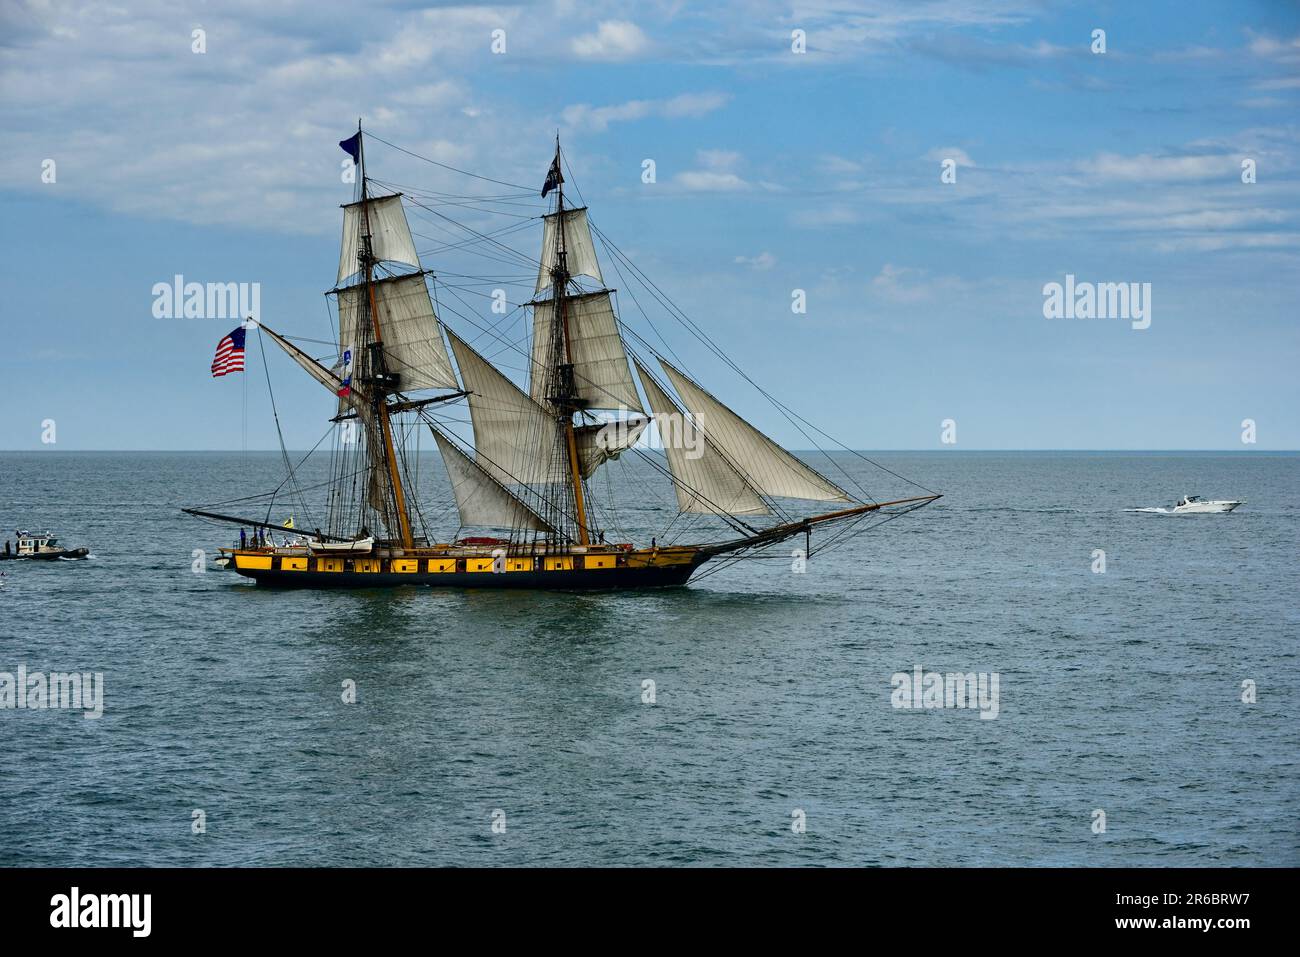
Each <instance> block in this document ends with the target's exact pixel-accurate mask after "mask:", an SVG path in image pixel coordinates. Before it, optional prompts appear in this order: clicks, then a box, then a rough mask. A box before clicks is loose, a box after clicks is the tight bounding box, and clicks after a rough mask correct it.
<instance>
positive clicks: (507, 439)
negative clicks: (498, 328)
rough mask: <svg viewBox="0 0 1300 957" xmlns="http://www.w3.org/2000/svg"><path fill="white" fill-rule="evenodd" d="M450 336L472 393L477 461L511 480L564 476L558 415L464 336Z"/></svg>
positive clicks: (548, 479)
mask: <svg viewBox="0 0 1300 957" xmlns="http://www.w3.org/2000/svg"><path fill="white" fill-rule="evenodd" d="M447 335H448V336H450V337H451V348H452V351H453V352H455V353H456V364H457V365H458V366H460V375H461V379H462V380H463V381H464V383H465V388H466V389H467V390H469V393H470V395H469V415H470V421H471V423H472V424H473V426H474V457H475V461H477V462H478V464H479V465H481V466H482V467H483V469H484V470H485V471H487V473H488V474H489V475H491V476H492V477H493V478H494V479H496V480H497V481H498V482H501V483H503V484H506V485H537V484H542V483H546V482H551V481H556V480H558V479H557V477H555V476H552V475H551V471H552V466H551V453H552V450H553V449H554V448H555V441H556V423H555V419H554V418H553V417H552V416H551V414H550V413H549V412H547V411H546V409H544V408H542V407H541V406H540V405H538V404H537V403H536V402H534V401H533V400H532V399H530V398H529V397H528V393H526V392H524V391H523V390H522V389H520V388H519V387H518V386H517V385H515V384H514V383H513V382H511V381H510V380H509V379H507V378H506V377H505V376H504V375H502V374H501V373H500V372H498V371H497V369H496V368H495V367H494V366H493V365H492V364H491V363H490V362H488V361H487V360H486V359H484V358H483V357H482V356H481V355H479V354H478V353H477V352H475V351H474V349H473V347H472V346H470V345H469V343H467V342H466V341H465V340H464V339H462V338H461V337H460V336H458V335H456V334H455V333H454V332H452V331H451V330H450V329H449V330H447ZM561 478H562V477H561Z"/></svg>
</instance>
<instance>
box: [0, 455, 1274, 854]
mask: <svg viewBox="0 0 1300 957" xmlns="http://www.w3.org/2000/svg"><path fill="white" fill-rule="evenodd" d="M874 457H875V458H876V459H877V460H878V461H880V462H882V463H883V464H885V465H887V466H889V467H890V468H891V469H894V470H896V471H898V472H901V473H902V474H904V475H907V476H909V477H910V478H914V479H916V480H917V481H920V482H922V483H924V484H925V485H927V486H929V487H931V488H934V489H936V490H938V491H941V492H944V493H945V497H944V499H943V500H942V501H941V502H939V503H937V504H936V505H933V506H931V507H929V508H926V509H924V510H922V511H920V512H918V513H916V514H913V515H909V516H906V517H903V518H901V519H899V520H897V521H894V522H891V523H889V524H886V525H884V526H883V527H881V528H878V529H876V530H874V531H872V532H870V533H869V534H866V535H863V536H861V537H859V538H856V539H854V540H852V541H850V542H848V543H846V544H844V545H843V547H840V548H838V549H835V550H832V551H829V552H827V553H825V554H822V555H818V554H814V555H813V557H812V558H811V560H810V561H809V562H808V566H807V571H806V572H805V573H803V574H797V573H794V572H793V571H792V567H791V566H792V561H791V558H790V552H789V549H788V548H783V550H782V551H780V552H778V553H777V556H776V560H775V561H747V562H741V563H739V564H737V565H735V566H733V567H730V568H727V569H724V570H722V571H720V572H719V573H717V574H714V575H711V576H709V577H707V578H704V579H702V580H701V581H700V582H699V583H698V584H693V585H691V586H689V587H687V588H684V589H674V590H667V591H657V592H655V591H651V592H632V593H626V594H598V593H587V594H566V593H544V592H507V591H500V592H497V591H490V590H441V589H439V590H435V589H428V588H407V589H400V590H393V591H358V592H319V591H275V590H270V589H265V588H258V587H256V586H253V585H251V584H249V583H247V582H246V581H244V580H243V579H240V578H239V577H237V576H235V575H233V574H229V573H224V572H218V571H215V570H213V571H209V572H207V573H204V574H195V573H194V572H193V571H192V568H191V563H192V561H193V557H192V555H193V550H194V549H204V550H206V551H207V553H208V556H209V557H212V556H213V555H214V554H215V549H216V547H218V546H219V545H222V544H228V543H229V541H230V539H231V534H232V529H231V528H230V527H227V526H215V525H211V524H208V523H206V522H203V521H200V520H197V519H194V518H190V517H188V516H185V515H182V514H181V513H180V512H179V511H178V508H179V507H180V506H182V505H193V504H200V503H211V502H216V501H220V500H224V499H231V498H234V497H237V496H240V495H247V494H251V493H253V492H255V491H262V490H266V489H270V488H273V487H275V486H276V485H277V484H278V483H279V481H280V479H281V478H282V476H283V468H282V464H281V460H280V457H279V455H278V454H269V453H249V454H248V455H246V456H245V455H241V454H239V453H234V454H227V453H207V454H205V453H176V454H161V453H81V454H78V453H59V452H46V453H30V454H29V453H0V524H3V528H4V530H5V532H6V533H8V532H12V531H13V529H15V528H16V527H18V526H20V525H22V526H29V527H36V526H40V527H41V528H45V527H49V528H51V529H53V530H54V531H56V532H57V533H59V534H60V536H61V538H62V539H63V541H64V543H65V544H67V545H70V546H72V545H80V544H88V545H90V546H91V549H92V552H93V554H94V558H93V559H92V560H90V561H86V562H82V563H61V562H56V563H48V564H47V563H31V562H6V563H3V564H0V571H3V572H4V577H3V579H0V580H2V581H3V586H0V672H11V673H12V672H16V671H17V668H18V667H19V666H20V665H25V666H26V667H27V669H28V670H29V671H45V672H48V671H79V672H102V673H103V675H104V688H105V701H104V713H103V717H102V718H100V719H98V720H86V719H84V718H83V717H82V715H81V713H80V712H73V711H58V710H45V711H31V710H22V711H19V710H0V865H77V864H105V865H109V864H119V865H121V864H125V865H132V864H152V865H217V866H223V865H238V864H254V865H258V864H261V865H274V864H281V865H289V864H306V865H342V864H396V865H419V864H427V865H445V864H462V865H582V864H616V865H617V864H627V865H633V864H670V865H687V864H711V865H722V864H726V865H754V864H759V865H762V864H780V865H845V864H886V865H899V864H927V865H948V864H953V865H999V864H1028V865H1036V864H1053V865H1075V864H1079V865H1099V866H1107V865H1209V864H1220V865H1283V864H1288V865H1296V864H1300V768H1298V767H1297V759H1298V758H1297V756H1298V755H1300V721H1298V720H1297V711H1298V707H1300V659H1298V658H1297V639H1298V637H1300V573H1298V570H1297V545H1298V544H1300V456H1297V455H1284V454H1268V453H1238V454H1202V453H1195V454H1192V453H1189V454H1172V453H1171V454H1159V455H1141V454H1123V453H1096V454H1091V453H963V452H955V451H954V452H944V453H939V452H935V453H880V454H878V455H876V456H874ZM625 458H626V457H625ZM840 465H842V467H843V468H844V469H846V470H848V471H849V472H851V473H853V474H854V475H855V476H857V477H859V478H860V479H861V480H862V482H863V484H864V485H865V486H866V487H867V488H868V489H870V490H871V491H872V492H873V494H878V495H879V496H881V497H883V496H885V495H888V494H892V493H902V492H904V491H905V489H904V488H903V487H901V486H900V485H899V484H898V483H897V482H896V481H895V480H893V479H891V478H890V477H889V476H884V475H881V474H879V473H876V472H875V471H874V470H873V469H871V468H870V467H869V466H867V465H866V464H865V463H863V462H861V461H860V460H858V459H855V458H852V457H850V456H844V457H842V458H841V459H840ZM609 472H610V473H611V474H610V478H609V487H608V488H605V486H604V480H603V479H602V480H600V482H599V484H600V486H601V490H602V494H604V493H606V492H612V493H613V495H614V496H615V497H616V498H618V497H621V498H622V499H628V500H632V501H635V502H637V503H638V504H637V507H635V508H629V509H626V510H625V514H623V515H621V516H619V519H618V521H619V523H620V524H619V526H618V527H619V530H620V532H621V534H611V540H625V537H627V536H631V537H634V538H635V539H636V540H638V541H642V540H644V539H648V537H649V535H650V534H652V533H655V532H657V531H658V530H661V529H663V528H664V527H665V526H667V525H668V523H669V521H670V515H671V513H670V511H669V510H668V506H667V503H666V501H665V500H664V498H663V494H662V492H663V490H662V489H661V494H660V496H659V497H658V498H656V497H655V496H654V495H651V494H650V493H649V492H643V489H648V488H650V487H651V486H652V485H653V484H654V481H655V477H654V475H653V473H652V472H650V471H649V470H648V469H647V468H646V467H645V466H644V463H641V464H640V465H638V464H637V463H635V462H630V463H627V462H625V463H620V464H619V465H618V466H617V467H615V468H611V469H610V470H609ZM837 474H838V473H837ZM311 478H312V475H311V474H309V473H308V474H305V478H304V480H305V481H306V480H308V479H311ZM316 478H319V476H316ZM421 485H422V487H423V488H424V490H425V493H426V496H427V498H428V499H429V500H435V505H436V504H437V502H436V500H439V499H440V497H441V499H442V500H443V501H445V498H446V496H445V491H446V490H445V477H444V476H443V475H442V473H441V470H440V468H439V466H437V464H436V463H435V462H433V461H432V460H429V461H427V462H426V463H425V464H424V465H422V476H421ZM1189 492H1190V493H1198V494H1202V495H1204V496H1206V497H1207V498H1229V497H1231V498H1243V499H1246V500H1247V501H1248V503H1249V504H1248V505H1246V506H1245V507H1244V508H1242V509H1240V510H1238V511H1237V512H1236V513H1234V514H1230V515H1197V516H1173V515H1160V514H1153V513H1143V512H1136V511H1127V510H1128V509H1138V508H1143V507H1150V506H1158V505H1168V504H1169V503H1170V502H1172V501H1173V499H1174V498H1175V497H1177V496H1178V495H1180V494H1183V493H1189ZM310 494H311V493H309V495H310ZM229 508H232V509H234V508H237V507H235V506H229ZM248 512H252V513H253V514H260V510H253V509H247V510H245V512H244V513H248ZM289 513H294V514H295V519H296V521H297V522H298V524H299V525H300V526H305V525H308V524H309V523H312V522H314V523H316V524H319V521H318V520H315V519H314V518H313V517H312V516H310V515H304V514H303V512H302V510H301V507H300V506H294V505H292V504H288V503H286V504H285V505H284V506H280V505H277V506H276V507H275V508H274V510H273V515H272V517H273V519H274V520H277V521H279V520H283V518H284V517H286V515H287V514H289ZM427 517H428V518H429V519H430V521H431V523H433V524H434V525H435V527H437V528H440V529H441V530H442V533H443V536H444V537H445V536H446V535H449V534H451V533H453V532H454V530H455V522H454V520H450V521H449V520H448V516H447V514H446V511H445V509H444V508H443V507H442V506H441V505H437V507H431V508H430V510H429V513H428V516H427ZM610 527H611V528H613V525H612V524H611V526H610ZM233 531H234V534H235V535H236V536H237V534H238V532H237V529H235V530H233ZM672 534H673V533H672V532H669V533H668V537H672ZM704 537H706V538H707V537H715V538H716V537H717V536H716V534H715V535H712V536H708V535H706V536H704ZM666 540H667V538H665V537H661V538H660V542H661V544H662V543H663V542H664V541H666ZM801 544H802V542H801V541H800V542H794V543H791V545H792V546H798V545H801ZM818 544H819V540H818V538H817V537H814V540H813V547H814V550H815V549H816V548H817V546H818ZM1096 549H1102V550H1104V551H1105V562H1106V565H1105V572H1104V574H1097V573H1094V571H1093V567H1094V565H1095V563H1096V558H1095V557H1094V550H1096ZM706 567H707V566H706ZM918 665H919V666H922V667H923V668H924V669H926V670H927V671H929V670H938V671H945V672H949V671H951V672H956V671H961V672H971V671H974V672H996V673H997V674H998V675H999V708H998V716H997V718H996V719H995V720H981V719H980V717H979V713H978V711H975V710H957V709H942V710H904V709H899V708H895V707H893V706H892V705H891V690H892V688H891V676H892V675H893V674H895V673H896V672H909V673H910V672H912V670H913V669H914V668H915V667H916V666H918ZM348 680H351V681H355V682H356V687H357V701H356V703H355V704H346V703H344V701H343V700H342V690H343V682H345V681H348ZM647 680H649V681H653V682H654V683H655V684H654V690H655V700H654V703H652V704H651V703H644V702H643V700H642V697H643V682H645V681H647ZM1247 680H1250V681H1253V682H1254V683H1255V688H1256V694H1257V700H1256V701H1255V703H1243V701H1242V695H1243V682H1244V681H1247ZM195 810H202V811H203V814H204V817H205V820H206V833H204V834H194V833H192V830H193V829H192V826H191V825H192V820H193V812H194V811H195ZM1099 810H1100V811H1102V812H1104V815H1105V831H1104V833H1094V821H1095V820H1099V818H1098V817H1097V815H1096V812H1097V811H1099ZM799 811H802V812H803V815H804V819H806V828H807V829H806V833H796V832H795V830H793V829H792V826H791V825H792V823H793V822H796V820H797V819H798V815H797V812H799ZM494 818H495V819H496V820H497V821H501V820H504V824H505V831H504V833H494V831H493V821H494Z"/></svg>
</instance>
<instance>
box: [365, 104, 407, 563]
mask: <svg viewBox="0 0 1300 957" xmlns="http://www.w3.org/2000/svg"><path fill="white" fill-rule="evenodd" d="M357 133H358V148H359V150H360V154H361V163H360V165H361V222H362V235H361V257H360V258H361V261H362V264H363V265H364V267H365V283H366V299H367V300H368V302H369V304H370V328H371V333H372V340H371V342H369V343H368V344H367V349H368V350H369V352H370V355H369V357H368V365H369V372H370V381H369V383H368V385H369V387H370V396H371V401H372V403H373V409H374V413H375V420H376V421H377V422H378V423H379V431H380V435H381V437H382V440H383V448H384V461H385V464H386V465H387V468H388V479H389V484H390V485H391V487H392V490H393V507H394V509H395V511H396V513H397V527H398V534H399V536H400V537H401V540H402V547H403V548H411V547H413V546H414V545H415V539H414V537H413V536H412V534H411V518H410V516H409V515H408V514H407V511H406V493H405V491H404V490H403V488H402V470H401V468H400V466H399V464H398V461H397V449H396V446H395V445H394V443H393V425H392V422H391V420H390V419H389V415H388V394H389V391H390V388H389V387H390V386H391V385H392V384H393V382H394V381H395V377H394V376H392V375H391V374H390V373H389V371H388V362H387V359H386V358H385V356H384V346H383V330H382V329H381V328H380V324H379V307H378V304H377V303H376V301H375V285H374V267H375V257H374V246H373V237H372V234H371V231H370V204H369V202H368V201H367V200H368V190H367V187H366V147H365V137H363V136H360V133H361V123H360V121H358V122H357Z"/></svg>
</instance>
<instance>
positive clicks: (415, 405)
mask: <svg viewBox="0 0 1300 957" xmlns="http://www.w3.org/2000/svg"><path fill="white" fill-rule="evenodd" d="M469 394H470V393H469V390H467V389H462V390H461V391H459V392H452V393H450V394H449V395H435V396H434V397H433V398H431V399H418V400H410V401H406V402H390V403H389V405H388V412H389V414H390V415H395V414H396V413H398V412H410V411H411V410H413V409H423V408H424V407H425V406H426V405H433V404H434V403H435V402H450V401H451V400H452V399H463V398H464V397H465V396H467V395H469ZM356 417H357V413H356V410H351V411H348V412H344V413H343V414H342V415H336V416H334V418H332V419H330V421H331V422H344V421H346V420H348V419H355V418H356Z"/></svg>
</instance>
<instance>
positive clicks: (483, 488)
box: [433, 429, 555, 532]
mask: <svg viewBox="0 0 1300 957" xmlns="http://www.w3.org/2000/svg"><path fill="white" fill-rule="evenodd" d="M433 437H434V438H435V439H437V441H438V450H439V451H440V452H442V461H443V463H444V464H445V465H446V466H447V477H448V478H449V479H450V480H451V489H452V493H453V494H454V495H455V496H456V508H457V510H458V511H459V512H460V523H461V525H474V526H486V527H488V528H509V529H516V528H520V529H531V530H533V531H538V532H552V531H554V530H555V529H553V528H552V527H551V526H550V524H549V523H547V522H546V521H545V519H543V518H542V517H541V516H540V515H538V514H537V513H536V512H534V511H533V510H532V509H531V508H529V507H528V506H527V505H525V504H524V503H523V502H521V501H520V500H519V499H518V498H516V497H515V496H514V495H513V494H512V493H511V492H510V490H509V489H507V488H506V487H505V486H504V485H502V484H501V483H500V482H498V481H497V480H496V479H494V478H492V476H491V475H489V474H488V473H487V472H486V471H484V470H483V469H482V468H480V467H479V466H478V465H476V464H475V463H474V460H473V459H471V458H470V457H469V456H468V455H466V454H465V453H464V452H462V451H461V450H460V449H459V448H457V447H456V445H455V443H453V442H452V441H451V440H450V439H448V438H447V437H446V436H444V435H443V434H442V432H441V431H440V430H438V429H433Z"/></svg>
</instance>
